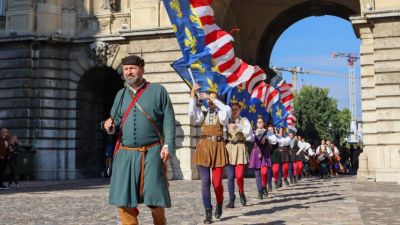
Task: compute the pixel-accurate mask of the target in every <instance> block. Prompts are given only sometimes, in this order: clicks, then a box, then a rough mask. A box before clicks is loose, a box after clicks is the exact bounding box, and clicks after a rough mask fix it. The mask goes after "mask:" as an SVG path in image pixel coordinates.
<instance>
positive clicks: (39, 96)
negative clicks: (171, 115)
mask: <svg viewBox="0 0 400 225" xmlns="http://www.w3.org/2000/svg"><path fill="white" fill-rule="evenodd" d="M213 8H214V10H215V13H216V19H217V23H218V24H219V25H220V26H222V27H223V28H225V29H226V30H231V29H233V28H240V32H239V33H238V34H236V35H235V50H236V54H237V55H239V56H240V57H241V58H243V59H245V60H247V61H248V62H250V63H257V64H258V65H260V66H266V65H268V62H269V58H270V55H271V52H272V48H273V46H274V45H275V43H276V41H277V39H278V38H279V36H280V35H281V34H282V33H283V32H284V31H285V30H286V29H287V28H288V27H289V26H291V25H292V24H294V23H295V22H297V21H299V20H301V19H303V18H306V17H309V16H321V15H334V16H338V17H341V18H344V19H346V20H348V21H349V22H351V23H352V24H353V25H354V30H355V33H356V35H357V36H358V37H359V38H360V39H361V40H362V44H361V65H362V69H361V70H362V72H361V73H362V74H361V75H362V108H363V121H364V124H363V129H364V144H365V145H366V147H365V151H364V153H363V154H362V157H361V167H360V171H359V172H360V173H359V178H360V179H361V180H365V179H374V180H376V181H397V182H400V175H399V174H400V163H399V161H400V153H399V151H400V138H399V137H400V117H399V115H400V113H399V112H400V110H399V108H400V101H399V100H400V99H399V96H400V88H399V87H400V67H399V65H400V63H399V61H400V51H399V50H400V44H399V43H400V2H399V1H397V0H376V1H374V0H318V1H315V0H284V1H274V0H240V1H239V0H214V3H213ZM338 32H340V31H338ZM128 54H139V55H143V57H144V59H145V60H146V62H147V66H146V75H145V76H146V79H148V80H149V81H151V82H157V83H161V84H162V85H164V86H165V87H166V88H167V90H168V91H169V93H170V96H171V99H172V101H173V103H174V109H175V112H176V119H177V132H176V140H177V146H178V150H177V154H176V157H175V158H174V159H173V160H172V163H171V170H170V171H171V174H170V175H171V176H172V177H173V178H174V179H197V178H198V174H197V171H196V168H195V167H194V166H193V165H192V164H191V156H192V153H193V150H194V146H195V143H196V139H197V138H198V136H199V130H198V128H196V127H195V126H194V125H193V122H192V121H190V120H189V118H188V116H187V107H188V106H187V104H188V98H189V95H188V91H189V89H188V87H187V86H186V85H185V84H184V83H183V82H182V81H181V79H180V78H179V76H178V75H177V74H175V73H174V72H173V70H172V69H171V67H170V63H171V62H172V61H174V60H176V59H178V58H179V57H180V56H181V53H180V51H179V47H178V44H177V42H176V39H175V36H174V33H173V31H172V29H171V28H170V23H169V19H168V17H167V15H166V12H165V9H164V6H163V4H162V2H161V1H160V0H8V1H6V0H0V96H1V98H0V127H8V128H10V130H11V131H13V132H14V133H16V134H18V135H19V136H20V138H21V141H22V142H23V143H25V144H32V143H33V144H34V145H35V147H36V149H37V150H38V151H37V153H36V156H35V158H36V167H35V175H36V178H39V179H77V178H83V177H96V176H100V175H101V168H102V166H103V150H102V149H103V146H104V136H103V134H102V133H101V132H100V131H99V127H98V123H99V121H101V120H103V119H104V118H106V117H107V116H108V114H109V108H110V105H111V103H112V100H113V97H114V94H115V93H116V91H117V90H118V89H119V88H121V87H122V80H121V77H120V60H121V58H123V57H125V56H126V55H128Z"/></svg>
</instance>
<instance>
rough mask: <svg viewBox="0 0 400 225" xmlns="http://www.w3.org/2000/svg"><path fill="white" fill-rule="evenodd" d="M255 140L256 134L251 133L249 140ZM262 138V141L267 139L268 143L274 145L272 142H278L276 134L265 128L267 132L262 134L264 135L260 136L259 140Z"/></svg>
mask: <svg viewBox="0 0 400 225" xmlns="http://www.w3.org/2000/svg"><path fill="white" fill-rule="evenodd" d="M255 140H256V134H255V133H252V135H251V141H252V142H254V141H255ZM263 140H264V141H267V140H268V143H270V144H272V145H274V144H276V143H277V142H278V138H277V137H276V135H275V134H274V133H273V132H271V131H269V130H267V133H266V134H264V136H263V137H262V138H261V140H260V141H263Z"/></svg>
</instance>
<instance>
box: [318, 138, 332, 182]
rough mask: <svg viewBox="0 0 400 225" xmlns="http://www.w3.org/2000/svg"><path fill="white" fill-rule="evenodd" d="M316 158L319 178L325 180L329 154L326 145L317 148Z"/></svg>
mask: <svg viewBox="0 0 400 225" xmlns="http://www.w3.org/2000/svg"><path fill="white" fill-rule="evenodd" d="M316 156H317V159H318V163H319V165H320V175H321V178H326V177H327V175H328V163H329V153H328V150H327V146H326V145H320V146H319V147H318V148H317V151H316Z"/></svg>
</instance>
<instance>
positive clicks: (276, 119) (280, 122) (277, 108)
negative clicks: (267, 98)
mask: <svg viewBox="0 0 400 225" xmlns="http://www.w3.org/2000/svg"><path fill="white" fill-rule="evenodd" d="M269 111H270V113H271V117H272V123H273V124H274V127H276V128H286V127H287V126H288V125H287V122H286V118H287V116H288V115H289V114H288V113H287V111H286V108H285V106H284V105H283V104H282V102H281V101H280V100H279V101H277V102H276V103H274V104H273V105H272V106H271V109H270V110H269Z"/></svg>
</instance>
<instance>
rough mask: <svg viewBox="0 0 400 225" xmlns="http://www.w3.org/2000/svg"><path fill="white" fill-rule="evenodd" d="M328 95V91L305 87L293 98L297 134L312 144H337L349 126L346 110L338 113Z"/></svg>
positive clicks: (334, 103)
mask: <svg viewBox="0 0 400 225" xmlns="http://www.w3.org/2000/svg"><path fill="white" fill-rule="evenodd" d="M328 94H329V89H326V88H319V87H313V86H305V87H303V88H302V89H301V91H300V93H299V94H298V95H296V97H295V102H294V109H295V114H296V115H297V117H298V120H297V129H298V133H299V134H300V135H302V136H303V137H305V138H306V139H307V140H308V141H309V142H312V143H313V144H317V143H316V142H319V141H320V140H321V139H325V140H332V141H335V142H336V143H339V142H340V141H341V140H343V139H344V137H346V135H347V127H349V126H350V123H348V125H347V122H349V121H348V117H347V116H348V115H349V114H348V110H347V109H345V110H343V111H344V112H343V113H342V112H341V111H339V109H338V107H337V101H336V99H333V98H330V97H329V96H328ZM346 110H347V111H346Z"/></svg>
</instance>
